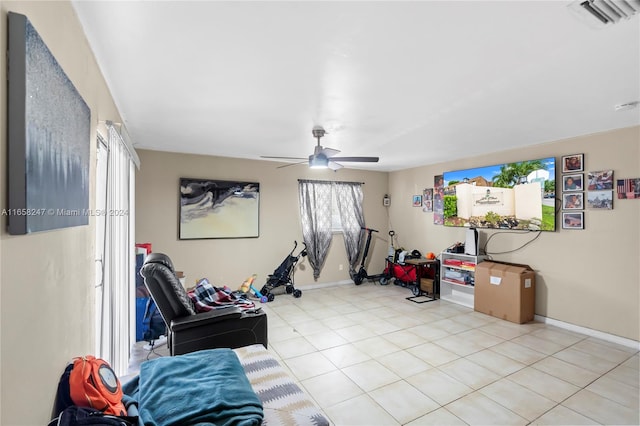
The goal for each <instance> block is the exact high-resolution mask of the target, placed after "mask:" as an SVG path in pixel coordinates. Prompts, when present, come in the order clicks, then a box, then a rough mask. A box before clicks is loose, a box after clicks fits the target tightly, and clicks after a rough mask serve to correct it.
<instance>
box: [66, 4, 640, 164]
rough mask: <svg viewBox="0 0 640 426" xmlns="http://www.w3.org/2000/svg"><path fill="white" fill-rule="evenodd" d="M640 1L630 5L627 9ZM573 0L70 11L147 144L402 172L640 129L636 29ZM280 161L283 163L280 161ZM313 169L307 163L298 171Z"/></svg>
mask: <svg viewBox="0 0 640 426" xmlns="http://www.w3.org/2000/svg"><path fill="white" fill-rule="evenodd" d="M632 1H635V0H632ZM568 4H569V2H565V1H540V0H538V1H517V0H513V1H410V2H397V1H375V2H364V1H355V2H337V1H325V2H312V1H298V2H292V1H289V2H272V1H260V2H243V1H235V2H231V1H229V2H222V1H75V2H74V7H75V9H76V11H77V14H78V16H79V18H80V21H81V22H82V25H83V27H84V30H85V32H86V35H87V39H88V41H89V43H90V45H91V47H92V49H93V51H94V52H95V55H96V58H97V60H98V63H99V65H100V67H101V69H102V72H103V73H104V76H105V78H106V81H107V84H108V85H109V88H110V90H111V93H112V94H113V97H114V99H115V102H116V104H117V106H118V108H119V110H120V113H121V115H122V117H123V120H124V124H125V126H126V128H127V130H128V133H129V134H130V136H131V140H132V141H133V143H134V145H135V146H136V147H137V148H144V149H154V150H163V151H177V152H186V153H199V154H210V155H220V156H228V157H239V158H250V159H259V158H260V156H261V155H271V156H295V157H298V156H299V157H306V156H308V155H309V154H311V153H312V151H313V147H314V145H315V143H316V140H315V139H314V138H313V136H312V134H311V129H312V128H313V126H314V125H321V126H324V128H325V129H326V130H327V132H328V133H329V134H328V135H327V136H326V137H325V138H323V139H322V141H321V142H322V145H324V146H326V147H332V148H336V149H339V150H341V151H342V152H341V154H340V155H345V156H360V155H371V156H379V157H380V162H379V163H377V164H365V163H360V164H356V163H345V166H351V167H357V168H363V169H368V170H382V171H393V170H400V169H405V168H409V167H414V166H420V165H427V164H434V163H439V162H442V161H447V160H453V159H458V158H464V157H470V156H474V155H477V154H482V153H489V152H495V151H501V150H506V149H512V148H518V147H520V146H526V145H533V144H540V143H544V142H548V141H554V140H558V139H563V138H567V137H573V136H578V135H584V134H590V133H595V132H600V131H606V130H610V129H616V128H622V127H629V126H633V125H639V124H640V109H638V108H636V109H634V110H630V111H618V112H616V111H614V105H616V104H621V103H626V102H632V101H638V100H640V19H639V18H638V17H637V16H636V17H634V18H633V19H630V20H627V21H623V22H621V23H619V24H615V25H612V26H610V27H607V28H602V29H596V28H594V27H592V26H590V25H587V24H586V23H585V22H583V21H581V20H580V19H579V18H578V17H576V15H575V14H573V13H572V9H571V8H569V7H568ZM276 165H277V164H274V167H276ZM297 167H303V166H297Z"/></svg>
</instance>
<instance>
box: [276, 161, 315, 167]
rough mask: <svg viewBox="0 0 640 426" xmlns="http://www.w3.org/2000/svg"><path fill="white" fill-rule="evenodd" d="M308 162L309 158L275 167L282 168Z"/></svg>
mask: <svg viewBox="0 0 640 426" xmlns="http://www.w3.org/2000/svg"><path fill="white" fill-rule="evenodd" d="M308 163H309V160H304V161H299V162H297V163H289V164H283V165H282V166H278V167H276V169H284V168H285V167H289V166H297V165H300V164H308Z"/></svg>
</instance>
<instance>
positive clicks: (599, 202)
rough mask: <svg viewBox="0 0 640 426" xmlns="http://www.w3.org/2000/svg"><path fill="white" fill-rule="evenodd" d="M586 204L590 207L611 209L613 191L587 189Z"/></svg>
mask: <svg viewBox="0 0 640 426" xmlns="http://www.w3.org/2000/svg"><path fill="white" fill-rule="evenodd" d="M587 206H588V207H589V208H590V209H605V210H611V209H613V191H589V192H588V193H587Z"/></svg>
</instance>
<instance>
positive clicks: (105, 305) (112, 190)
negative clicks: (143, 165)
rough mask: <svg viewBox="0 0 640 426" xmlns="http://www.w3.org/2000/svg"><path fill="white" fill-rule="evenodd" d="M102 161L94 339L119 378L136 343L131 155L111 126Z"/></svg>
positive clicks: (133, 175)
mask: <svg viewBox="0 0 640 426" xmlns="http://www.w3.org/2000/svg"><path fill="white" fill-rule="evenodd" d="M106 157H107V160H106V161H107V164H106V169H107V170H106V206H105V211H104V228H103V229H104V238H103V239H102V240H103V248H102V249H103V250H102V251H103V254H102V256H101V258H102V262H101V264H102V280H101V281H102V283H101V284H102V285H101V292H99V293H101V309H100V310H99V314H100V316H101V318H100V324H99V327H100V329H99V330H98V336H97V339H98V343H99V345H98V348H99V356H100V357H101V358H104V359H105V360H107V361H108V362H109V363H110V364H111V367H112V368H113V369H114V371H115V372H116V374H120V375H123V374H126V372H127V369H128V367H129V353H130V349H131V346H132V344H133V343H134V342H135V242H134V217H135V216H134V206H135V203H134V192H133V188H134V183H135V164H134V157H132V155H131V151H130V150H129V148H128V147H127V145H126V143H125V142H124V140H123V139H122V137H121V136H120V134H119V133H118V131H117V130H116V129H115V127H113V126H112V125H108V141H107V156H106ZM97 192H98V193H99V192H100V191H97ZM99 231H101V230H100V229H99ZM97 249H99V248H97Z"/></svg>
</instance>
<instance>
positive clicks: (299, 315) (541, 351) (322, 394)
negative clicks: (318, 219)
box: [138, 282, 640, 426]
mask: <svg viewBox="0 0 640 426" xmlns="http://www.w3.org/2000/svg"><path fill="white" fill-rule="evenodd" d="M410 296H411V293H410V291H409V290H408V289H407V288H403V287H398V286H394V285H388V286H380V285H378V284H376V283H371V282H365V283H363V284H362V285H360V286H355V285H340V286H333V287H327V288H326V289H313V290H306V291H304V292H303V294H302V297H301V298H298V299H296V298H294V297H292V296H290V295H287V294H278V295H276V298H275V300H274V301H273V302H270V303H268V304H264V305H261V306H262V307H263V308H264V309H265V311H266V312H267V315H268V318H269V349H270V350H271V351H272V352H273V354H274V355H275V356H276V357H277V358H279V359H280V360H281V363H282V365H283V366H285V367H286V368H288V369H289V371H290V372H291V374H292V375H293V376H294V377H295V378H296V379H297V380H298V382H299V383H300V385H301V386H302V387H303V388H304V389H305V390H306V391H307V392H308V394H309V395H310V396H311V397H312V398H313V399H314V400H315V401H316V403H317V404H318V406H320V407H321V409H322V410H323V411H324V413H325V414H326V415H327V417H328V418H329V419H330V420H331V422H332V423H333V424H335V425H337V426H341V425H368V426H375V425H384V426H391V425H411V426H414V425H464V424H470V425H528V424H530V425H591V424H606V425H619V424H629V425H638V424H640V418H639V417H640V414H639V408H640V407H639V401H640V390H639V388H640V384H639V382H640V380H639V377H640V358H639V354H638V351H637V350H636V349H633V348H629V347H626V346H622V345H618V344H614V343H609V342H606V341H603V340H600V339H596V338H593V337H589V336H587V335H582V334H579V333H575V332H571V331H567V330H565V329H562V328H558V327H555V326H550V325H545V324H542V323H537V322H533V323H529V324H514V323H511V322H507V321H502V320H499V319H497V318H493V317H490V316H487V315H484V314H481V313H478V312H474V311H473V310H472V309H468V308H465V307H463V306H460V305H456V304H452V303H449V302H446V301H441V300H438V301H434V302H428V303H422V304H417V303H414V302H412V301H410V300H407V299H406V298H407V297H410ZM138 356H139V355H138ZM152 356H154V355H152Z"/></svg>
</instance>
